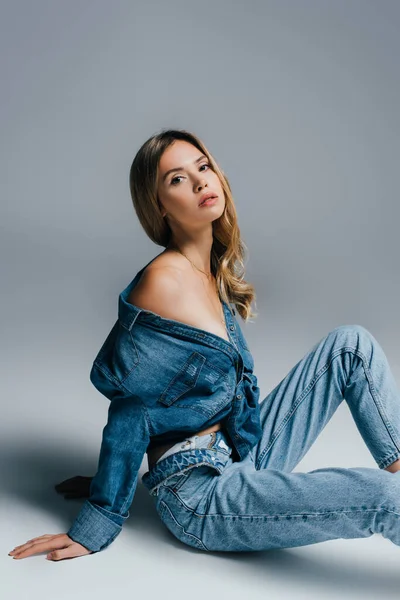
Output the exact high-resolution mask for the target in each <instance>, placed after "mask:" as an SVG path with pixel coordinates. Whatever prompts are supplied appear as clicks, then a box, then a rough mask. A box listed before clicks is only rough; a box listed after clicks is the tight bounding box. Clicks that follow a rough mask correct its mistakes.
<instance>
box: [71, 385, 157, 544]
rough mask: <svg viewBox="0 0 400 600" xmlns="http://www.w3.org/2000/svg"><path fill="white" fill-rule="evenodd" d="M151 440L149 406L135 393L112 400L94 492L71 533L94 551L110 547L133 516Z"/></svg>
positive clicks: (93, 482)
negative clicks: (141, 471)
mask: <svg viewBox="0 0 400 600" xmlns="http://www.w3.org/2000/svg"><path fill="white" fill-rule="evenodd" d="M149 442H150V433H149V425H148V417H147V410H146V407H145V406H144V404H143V402H142V401H140V400H139V399H137V398H133V397H132V396H128V397H126V396H122V397H118V396H117V395H116V396H115V397H114V398H113V399H112V400H111V402H110V406H109V410H108V420H107V424H106V425H105V427H104V429H103V434H102V443H101V448H100V456H99V462H98V469H97V473H96V475H95V476H94V477H93V479H92V481H91V483H90V489H89V492H90V495H89V498H88V499H86V500H85V501H84V503H83V505H82V507H81V509H80V511H79V513H78V515H77V516H76V518H75V521H74V522H73V524H72V526H71V527H70V529H69V530H68V531H67V535H68V536H69V537H70V538H71V539H72V540H74V541H75V542H78V543H79V544H82V545H83V546H85V547H86V548H88V549H89V550H91V551H93V552H98V551H99V550H102V549H104V548H106V547H107V546H108V545H109V544H111V542H112V541H113V540H114V539H115V538H116V537H117V535H118V534H119V533H120V532H121V529H122V525H123V523H124V522H125V521H126V519H127V518H128V517H129V507H130V505H131V504H132V500H133V496H134V494H135V491H136V486H137V480H138V472H139V468H140V466H141V463H142V460H143V457H144V454H145V452H146V449H147V446H148V444H149Z"/></svg>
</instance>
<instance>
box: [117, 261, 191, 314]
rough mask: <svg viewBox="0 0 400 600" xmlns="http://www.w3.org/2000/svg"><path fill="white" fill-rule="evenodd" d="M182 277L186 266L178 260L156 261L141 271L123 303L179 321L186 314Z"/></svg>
mask: <svg viewBox="0 0 400 600" xmlns="http://www.w3.org/2000/svg"><path fill="white" fill-rule="evenodd" d="M161 259H162V260H161ZM185 274H186V265H185V264H184V263H183V262H182V261H181V260H180V257H179V256H178V257H177V260H176V259H175V257H173V258H171V257H169V256H168V257H167V256H166V257H160V259H156V260H155V261H154V262H153V263H152V264H151V265H149V266H148V267H147V268H146V269H145V270H144V271H143V274H142V276H141V278H140V280H139V282H138V283H137V284H136V286H135V287H134V288H133V290H132V291H131V292H130V294H129V296H128V298H127V300H128V302H130V303H131V304H134V305H135V306H138V307H139V308H144V309H146V310H151V311H152V312H154V313H156V314H158V315H160V316H162V317H164V318H166V319H174V320H176V321H180V320H182V317H183V318H184V316H185V313H187V312H188V310H189V306H188V305H189V302H188V297H187V295H186V294H185Z"/></svg>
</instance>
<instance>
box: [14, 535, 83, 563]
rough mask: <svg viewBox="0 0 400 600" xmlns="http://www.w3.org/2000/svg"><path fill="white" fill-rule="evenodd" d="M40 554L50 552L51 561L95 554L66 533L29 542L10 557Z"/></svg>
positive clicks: (48, 556)
mask: <svg viewBox="0 0 400 600" xmlns="http://www.w3.org/2000/svg"><path fill="white" fill-rule="evenodd" d="M49 550H50V552H49ZM40 552H49V554H48V555H47V556H46V558H48V559H50V560H63V559H64V558H75V557H77V556H84V555H85V554H92V553H93V551H92V550H88V549H87V548H85V546H82V545H81V544H78V542H74V541H73V540H72V539H71V538H70V537H69V536H68V535H67V534H66V533H56V534H55V535H51V534H48V533H47V534H45V535H41V536H39V537H36V538H33V539H32V540H28V541H27V542H26V543H25V544H22V545H21V546H16V547H15V548H14V550H12V551H11V552H9V553H8V555H9V556H12V557H13V558H27V557H28V556H32V554H39V553H40Z"/></svg>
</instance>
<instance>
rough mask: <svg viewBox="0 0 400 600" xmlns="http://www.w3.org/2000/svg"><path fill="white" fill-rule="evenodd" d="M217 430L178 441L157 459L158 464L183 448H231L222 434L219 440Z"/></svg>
mask: <svg viewBox="0 0 400 600" xmlns="http://www.w3.org/2000/svg"><path fill="white" fill-rule="evenodd" d="M217 433H218V432H217V431H211V432H210V433H206V434H205V435H192V436H190V437H187V438H185V439H184V440H181V441H180V442H177V443H176V444H174V445H173V446H171V448H169V450H167V451H166V452H164V454H162V455H161V456H160V458H159V459H158V460H157V461H156V464H157V463H159V462H160V460H163V459H164V458H166V457H167V456H170V455H171V454H175V452H181V451H183V450H194V449H195V448H212V447H214V446H217V447H218V448H223V449H224V450H227V451H229V450H231V448H230V446H229V445H228V444H227V443H226V441H225V440H224V438H223V437H222V436H220V439H219V440H217Z"/></svg>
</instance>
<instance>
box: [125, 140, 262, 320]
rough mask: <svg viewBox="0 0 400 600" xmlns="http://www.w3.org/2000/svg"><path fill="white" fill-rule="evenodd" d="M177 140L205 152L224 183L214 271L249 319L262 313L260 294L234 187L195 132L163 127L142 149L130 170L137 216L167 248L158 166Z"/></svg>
mask: <svg viewBox="0 0 400 600" xmlns="http://www.w3.org/2000/svg"><path fill="white" fill-rule="evenodd" d="M176 140H183V141H186V142H189V143H190V144H192V145H193V146H195V147H196V148H197V149H198V150H200V152H203V153H204V154H205V155H206V156H207V158H208V160H209V163H210V166H211V168H212V169H213V170H214V171H215V173H216V174H217V176H218V178H219V180H220V182H221V184H222V188H223V190H224V195H225V209H224V212H223V214H222V215H221V216H220V217H219V218H218V219H215V220H214V221H213V222H212V229H213V244H212V248H211V272H212V274H213V275H214V277H215V279H216V283H217V288H218V292H219V295H220V298H221V299H223V300H224V301H225V302H227V303H228V304H229V303H232V304H234V305H235V306H236V309H237V312H238V313H239V314H240V316H241V317H242V319H243V320H244V321H247V320H248V319H251V318H252V317H255V316H257V315H258V313H255V312H253V311H252V310H251V306H250V305H251V303H252V302H253V300H254V301H255V298H256V294H255V289H254V286H253V285H252V284H251V283H248V282H247V281H245V279H244V271H245V265H244V253H245V250H247V246H246V244H245V243H244V242H243V240H242V239H241V237H240V229H239V226H238V222H237V213H236V209H235V205H234V203H233V198H232V192H231V187H230V185H229V182H228V179H227V177H226V176H225V174H224V172H223V171H222V169H220V167H219V166H218V165H217V162H216V161H215V160H214V158H213V156H212V155H211V153H210V152H209V150H207V148H206V146H205V145H204V144H203V142H202V141H201V140H200V139H199V138H198V137H197V136H196V135H195V134H193V133H190V132H189V131H185V130H183V129H163V130H161V131H160V132H159V133H157V134H155V135H153V136H151V137H150V138H149V139H148V140H147V141H146V142H145V143H144V144H143V145H142V146H141V148H140V149H139V150H138V152H137V154H136V156H135V158H134V160H133V163H132V166H131V169H130V173H129V188H130V193H131V197H132V201H133V206H134V209H135V211H136V214H137V217H138V219H139V222H140V223H141V225H142V227H143V229H144V230H145V232H146V233H147V235H148V237H149V238H150V239H151V240H152V241H153V242H155V243H156V244H158V245H159V246H163V247H164V248H166V247H167V246H168V244H169V243H170V241H171V237H172V230H171V228H170V227H169V225H168V223H167V222H166V220H165V219H164V218H163V216H162V213H161V209H162V206H161V204H160V201H159V198H158V194H157V181H158V169H159V162H160V159H161V156H162V154H163V152H164V151H165V150H166V149H167V148H168V147H169V146H171V145H172V144H173V143H174V142H175V141H176ZM255 303H256V302H255Z"/></svg>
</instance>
